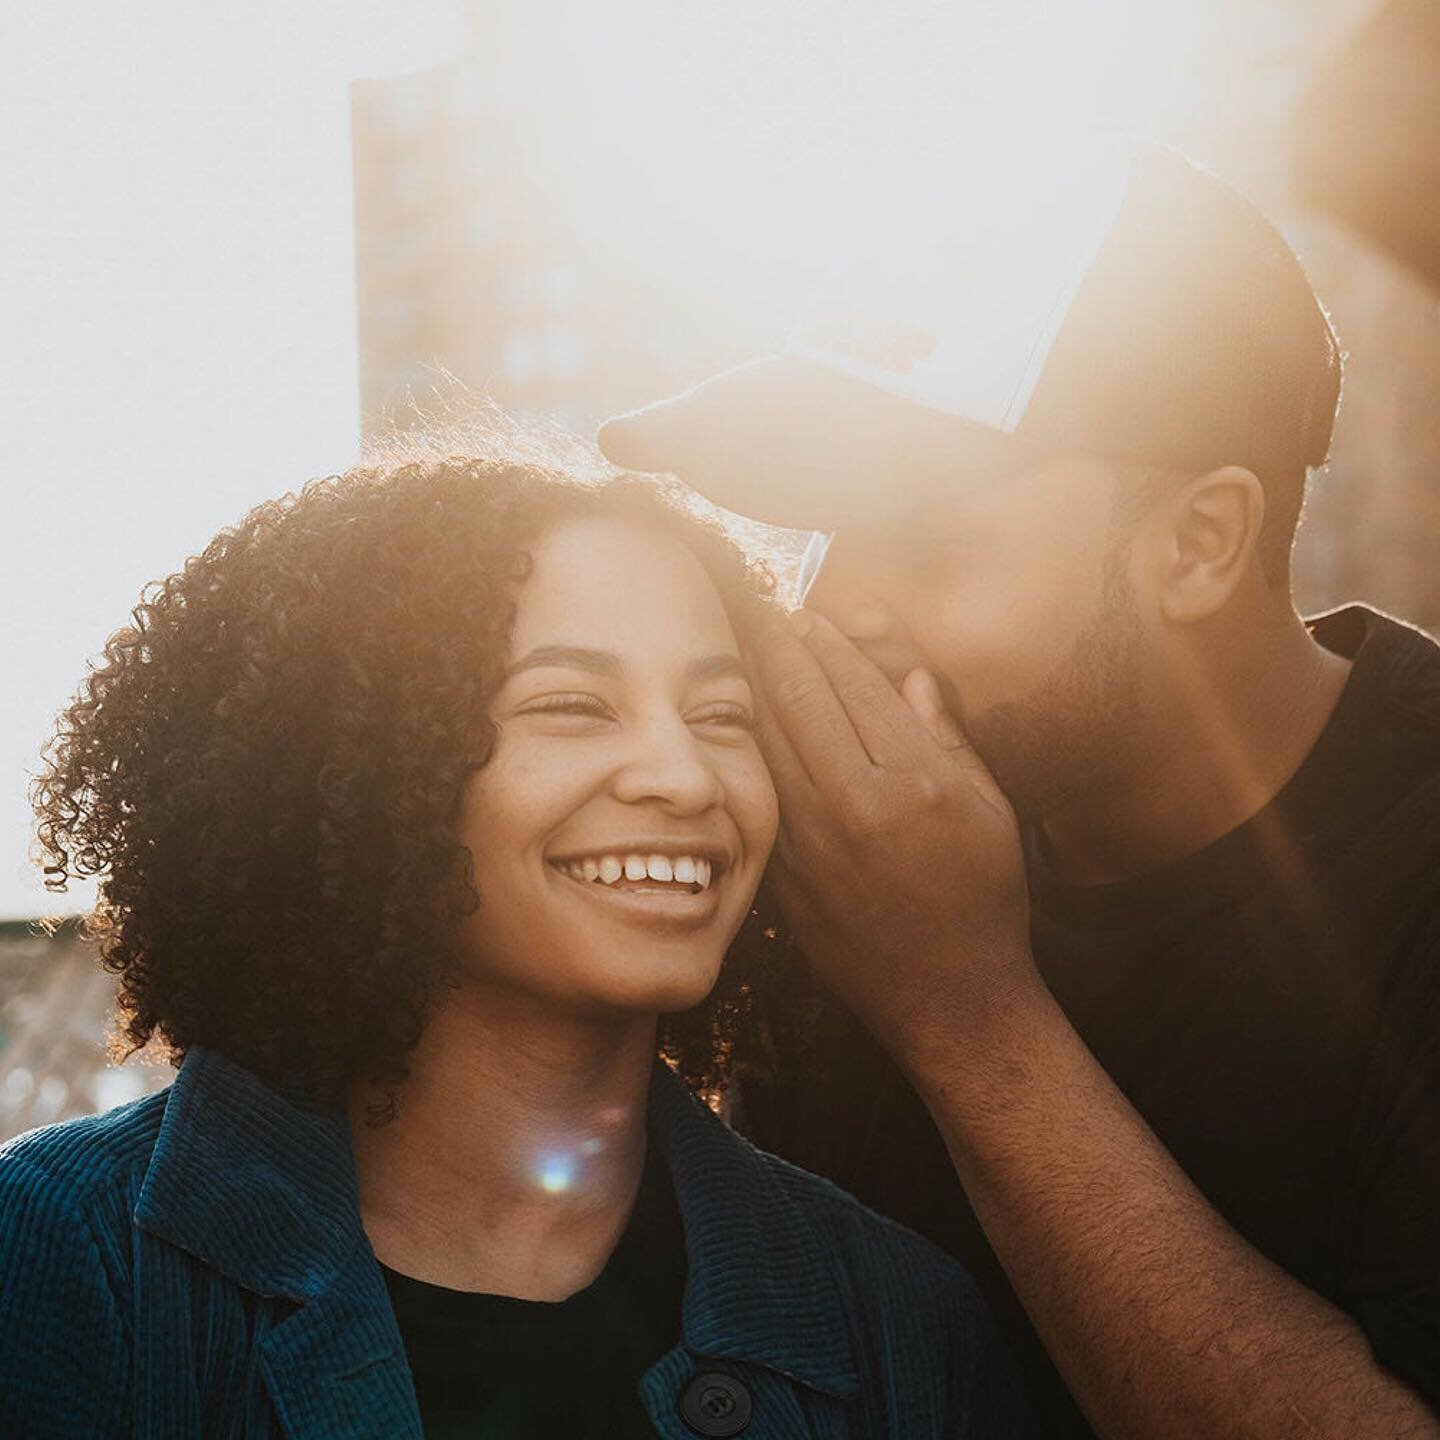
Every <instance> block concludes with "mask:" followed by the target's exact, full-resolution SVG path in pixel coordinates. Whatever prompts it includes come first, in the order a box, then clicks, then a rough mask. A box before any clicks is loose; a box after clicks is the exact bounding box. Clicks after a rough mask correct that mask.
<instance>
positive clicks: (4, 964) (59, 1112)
mask: <svg viewBox="0 0 1440 1440" xmlns="http://www.w3.org/2000/svg"><path fill="white" fill-rule="evenodd" d="M113 996H114V982H113V980H112V979H111V978H110V976H108V975H106V974H105V973H104V972H103V971H102V970H101V969H100V967H99V965H97V964H96V962H95V955H94V951H93V950H92V948H91V947H90V946H89V945H87V944H85V943H84V942H83V941H82V940H81V939H80V938H79V936H78V934H77V933H76V929H75V926H74V925H73V924H69V925H65V926H63V927H61V929H60V930H59V931H58V932H56V934H54V935H46V934H44V933H43V932H41V931H39V930H37V929H36V928H34V927H32V926H30V925H28V924H24V923H3V924H0V1141H4V1140H7V1139H9V1138H10V1136H12V1135H18V1134H19V1133H20V1132H21V1131H22V1130H29V1129H32V1128H33V1127H34V1126H36V1125H48V1124H50V1123H52V1122H53V1121H56V1120H68V1119H70V1118H71V1117H72V1116H75V1115H88V1114H91V1113H93V1112H94V1111H96V1110H108V1109H109V1108H110V1107H111V1106H113V1105H120V1104H123V1103H124V1102H125V1101H127V1100H134V1099H137V1098H138V1097H139V1096H141V1095H144V1094H147V1093H149V1092H150V1091H153V1090H159V1089H162V1088H163V1087H164V1086H166V1085H168V1084H169V1083H170V1079H171V1076H172V1073H173V1072H172V1071H171V1070H170V1068H169V1067H168V1066H162V1065H144V1064H141V1063H137V1062H136V1061H134V1060H132V1061H130V1062H129V1063H128V1064H126V1065H124V1066H120V1067H116V1066H112V1065H111V1064H110V1063H109V1062H108V1060H107V1058H106V1051H105V1042H104V1035H105V1026H106V1017H107V1015H108V1013H109V1011H110V1007H111V1003H112V1000H113Z"/></svg>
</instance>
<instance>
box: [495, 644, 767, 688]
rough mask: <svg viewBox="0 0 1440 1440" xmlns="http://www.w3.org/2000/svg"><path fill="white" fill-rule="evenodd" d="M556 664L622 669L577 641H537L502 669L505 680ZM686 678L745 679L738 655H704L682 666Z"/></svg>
mask: <svg viewBox="0 0 1440 1440" xmlns="http://www.w3.org/2000/svg"><path fill="white" fill-rule="evenodd" d="M544 666H556V667H559V668H562V669H566V670H588V671H589V672H590V673H591V674H592V675H605V676H607V677H609V678H611V679H617V678H619V676H620V675H622V674H623V673H624V670H625V662H624V661H623V660H621V658H620V657H619V656H618V655H616V654H614V653H613V652H612V651H609V650H587V649H584V648H582V647H580V646H577V645H539V646H537V647H536V648H535V649H534V650H532V651H530V653H529V654H528V655H524V656H522V657H521V658H520V659H519V660H517V661H516V662H515V663H514V664H513V665H511V666H510V667H509V668H508V669H507V670H506V671H505V678H506V679H507V680H508V679H509V678H510V677H511V676H513V675H519V674H521V673H522V672H523V671H526V670H538V669H541V668H542V667H544ZM685 675H686V678H687V679H690V680H720V679H731V678H733V679H738V680H743V679H745V667H744V666H743V665H742V664H741V663H740V657H739V656H738V655H723V654H721V655H705V656H702V657H701V658H700V659H698V660H692V661H691V662H690V663H689V664H688V665H687V666H686V667H685Z"/></svg>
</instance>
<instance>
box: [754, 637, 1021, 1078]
mask: <svg viewBox="0 0 1440 1440" xmlns="http://www.w3.org/2000/svg"><path fill="white" fill-rule="evenodd" d="M757 669H758V680H759V692H760V693H759V701H760V720H761V724H760V743H761V746H762V748H763V750H764V752H765V757H766V759H767V760H768V762H769V764H770V769H771V773H772V774H773V775H774V777H775V785H776V788H777V790H778V791H779V794H780V813H781V825H780V835H779V839H778V842H777V844H776V849H775V857H774V859H773V861H772V863H771V872H770V873H771V879H772V883H773V884H774V886H775V890H776V893H777V896H778V898H779V900H780V903H781V906H782V908H783V909H784V911H785V916H786V919H787V921H788V922H789V924H790V925H791V927H792V929H793V930H794V931H795V934H796V937H797V939H798V940H799V942H800V944H801V946H802V948H803V949H804V950H805V952H806V954H807V955H808V956H809V958H810V960H811V962H812V963H813V964H814V965H815V967H816V969H817V971H818V972H819V973H820V974H821V975H822V977H823V978H824V979H825V980H826V982H827V983H828V984H829V985H830V986H831V987H832V988H833V989H834V990H835V991H836V992H837V993H838V994H839V995H840V997H841V998H842V999H843V1000H844V1001H845V1002H846V1003H847V1004H848V1005H849V1006H850V1008H851V1009H852V1010H854V1011H855V1012H856V1013H857V1014H858V1015H859V1016H860V1017H861V1018H862V1019H864V1020H865V1022H866V1023H867V1024H868V1025H870V1027H871V1028H872V1029H873V1030H874V1031H875V1033H876V1035H877V1036H878V1037H879V1038H880V1039H881V1041H882V1042H883V1043H884V1044H885V1045H887V1046H888V1047H889V1048H890V1050H891V1051H892V1053H893V1054H894V1055H895V1056H896V1058H897V1060H899V1061H900V1063H901V1064H907V1065H908V1064H910V1063H919V1062H920V1059H921V1057H922V1056H923V1055H924V1054H925V1053H926V1052H927V1051H929V1050H930V1049H932V1048H933V1047H935V1046H944V1047H946V1048H951V1047H953V1046H954V1045H955V1043H956V1041H957V1040H959V1039H962V1038H963V1037H964V1036H965V1035H966V1034H967V1033H969V1034H974V1033H975V1028H976V1026H977V1025H980V1026H983V1024H984V1020H985V1015H986V1012H987V1010H988V1008H989V1007H991V1006H992V1005H993V1004H994V1003H995V1001H996V1000H997V998H998V997H1000V996H1003V995H1006V994H1009V993H1013V991H1014V990H1015V989H1016V988H1017V987H1040V986H1042V984H1043V982H1041V980H1040V978H1039V976H1038V974H1037V973H1036V972H1035V969H1034V965H1033V962H1032V961H1031V959H1030V950H1029V939H1028V905H1027V900H1026V890H1025V875H1024V864H1023V858H1022V854H1021V847H1020V837H1019V831H1018V829H1017V827H1016V824H1015V817H1014V815H1013V813H1012V811H1011V809H1010V806H1009V804H1008V802H1007V801H1006V800H1005V797H1004V796H1003V795H1002V794H1001V793H1000V791H999V789H998V788H997V786H996V784H995V782H994V780H993V779H992V778H991V776H990V774H989V772H988V771H987V770H986V769H985V767H984V765H983V764H982V763H981V762H980V760H979V758H978V757H977V756H976V755H975V752H974V751H973V750H972V749H971V748H970V746H969V744H968V742H967V741H966V739H965V737H964V735H963V734H962V733H961V732H960V730H959V728H958V727H957V725H956V724H955V722H954V721H953V720H952V719H951V718H950V717H949V716H948V715H947V714H946V712H945V710H944V707H943V705H942V703H941V701H940V696H939V692H938V689H937V687H936V684H935V681H934V679H933V678H932V677H931V676H930V675H929V674H928V673H926V672H925V671H923V670H916V671H912V672H911V673H910V675H908V676H907V677H906V679H905V682H904V684H903V686H902V688H901V693H899V694H897V693H896V691H895V688H894V687H893V686H892V685H891V684H890V682H889V681H888V680H887V679H886V677H885V675H884V674H883V673H882V672H881V671H880V670H879V669H878V668H877V667H876V666H875V665H873V664H872V663H871V662H870V661H869V660H868V659H866V658H865V657H864V656H863V655H862V654H861V653H860V652H859V651H858V650H857V649H856V648H855V647H854V646H853V645H852V644H851V643H850V642H849V641H848V640H847V639H845V637H844V636H842V635H841V634H840V632H839V631H838V630H836V629H835V627H834V626H833V625H831V624H830V623H829V622H828V621H826V620H825V619H823V618H822V617H819V616H814V615H810V614H808V613H806V612H801V613H800V614H799V615H798V616H796V617H794V618H793V619H792V620H791V621H789V622H787V621H784V620H779V619H777V620H776V621H775V622H774V623H773V624H772V625H771V627H770V628H769V630H768V631H767V633H766V635H765V637H764V639H763V641H762V644H761V646H760V651H759V658H758V665H757Z"/></svg>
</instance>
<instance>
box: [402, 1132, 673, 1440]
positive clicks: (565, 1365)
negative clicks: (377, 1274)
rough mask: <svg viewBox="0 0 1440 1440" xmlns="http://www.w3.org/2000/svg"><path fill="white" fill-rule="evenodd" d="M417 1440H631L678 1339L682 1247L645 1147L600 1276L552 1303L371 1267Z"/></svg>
mask: <svg viewBox="0 0 1440 1440" xmlns="http://www.w3.org/2000/svg"><path fill="white" fill-rule="evenodd" d="M381 1268H382V1269H383V1270H384V1274H385V1283H386V1286H387V1287H388V1289H389V1291H390V1300H391V1303H392V1304H393V1305H394V1307H395V1317H396V1319H397V1320H398V1322H399V1325H400V1335H401V1338H402V1339H403V1340H404V1342H405V1354H406V1357H407V1358H408V1360H409V1362H410V1370H411V1373H412V1375H413V1376H414V1379H415V1392H416V1395H417V1397H418V1399H419V1402H420V1416H421V1419H422V1420H423V1422H424V1426H425V1436H426V1440H490V1437H493V1440H502V1437H503V1440H562V1437H563V1440H640V1437H644V1436H652V1437H653V1436H654V1434H655V1431H654V1428H653V1427H652V1426H651V1424H650V1420H649V1417H648V1416H647V1415H646V1413H645V1410H644V1407H643V1406H642V1405H641V1403H640V1398H639V1394H638V1391H637V1386H638V1384H639V1381H640V1377H641V1376H642V1375H643V1374H644V1373H645V1371H646V1370H648V1369H649V1368H650V1366H651V1365H653V1364H654V1363H655V1361H656V1360H658V1359H659V1358H660V1357H661V1356H662V1355H663V1354H664V1353H665V1352H666V1351H667V1350H669V1349H670V1348H671V1347H672V1346H673V1345H674V1344H675V1343H676V1341H677V1340H678V1339H679V1336H680V1304H681V1297H682V1295H683V1292H684V1289H685V1245H684V1236H683V1232H682V1230H681V1225H680V1215H679V1211H678V1210H677V1209H676V1205H675V1196H674V1190H673V1188H672V1185H671V1180H670V1175H669V1172H668V1170H667V1169H666V1167H665V1162H664V1160H663V1159H662V1158H661V1157H660V1155H659V1154H658V1153H657V1151H656V1148H655V1147H654V1146H653V1145H652V1146H651V1147H650V1151H649V1154H648V1156H647V1158H646V1163H645V1172H644V1175H643V1177H642V1179H641V1184H640V1193H639V1196H638V1198H637V1200H636V1203H635V1209H634V1212H633V1213H632V1215H631V1217H630V1221H629V1224H628V1225H627V1226H626V1229H625V1233H624V1234H623V1236H622V1237H621V1239H620V1242H619V1244H618V1245H617V1246H616V1248H615V1252H614V1254H613V1255H612V1256H611V1257H610V1259H609V1261H608V1262H607V1263H606V1266H605V1269H604V1271H603V1272H602V1273H601V1274H600V1275H599V1276H598V1277H597V1278H596V1279H595V1280H594V1281H593V1282H592V1283H591V1284H590V1285H588V1286H587V1287H586V1288H585V1289H583V1290H580V1291H578V1292H577V1293H576V1294H574V1295H571V1296H570V1297H569V1298H568V1299H566V1300H561V1301H557V1302H554V1303H550V1302H546V1301H538V1300H517V1299H514V1298H513V1297H511V1296H506V1295H484V1294H477V1293H474V1292H470V1291H464V1290H448V1289H446V1288H444V1287H443V1286H440V1285H429V1284H426V1283H425V1282H424V1281H422V1280H414V1279H411V1278H410V1277H409V1276H406V1275H400V1274H397V1273H396V1272H395V1271H393V1270H390V1269H388V1268H386V1267H383V1266H382V1267H381Z"/></svg>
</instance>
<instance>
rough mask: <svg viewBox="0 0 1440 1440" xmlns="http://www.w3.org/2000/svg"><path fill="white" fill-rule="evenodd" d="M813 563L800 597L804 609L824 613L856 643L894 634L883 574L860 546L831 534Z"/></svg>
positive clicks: (881, 638)
mask: <svg viewBox="0 0 1440 1440" xmlns="http://www.w3.org/2000/svg"><path fill="white" fill-rule="evenodd" d="M821 560H823V563H820V561H821ZM812 565H813V567H814V568H813V574H812V577H811V579H810V582H809V589H808V591H807V593H806V594H805V596H804V597H803V603H804V605H805V608H806V609H807V610H815V611H818V612H819V613H820V614H821V615H824V616H825V618H826V619H827V620H829V621H830V623H831V624H832V625H834V626H835V628H836V629H837V630H839V631H840V632H841V633H842V634H844V635H847V636H849V638H850V639H851V640H853V641H855V643H856V644H857V645H859V644H863V643H864V642H866V641H884V640H889V639H891V638H892V637H893V636H894V635H895V633H896V630H897V626H898V621H897V618H896V615H895V611H894V609H893V607H892V606H891V604H890V603H889V601H888V600H887V598H886V596H885V593H884V590H885V586H884V577H883V576H882V575H880V574H878V573H877V571H876V567H875V566H874V565H873V564H872V563H869V562H868V561H867V559H866V557H865V555H864V553H863V547H862V546H861V545H859V544H858V543H856V542H855V540H854V539H853V537H851V536H848V535H846V534H844V533H841V534H838V535H835V536H833V537H831V538H830V539H829V541H828V543H827V545H826V546H825V548H824V551H823V553H822V555H821V556H820V558H819V559H816V560H813V561H812Z"/></svg>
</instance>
